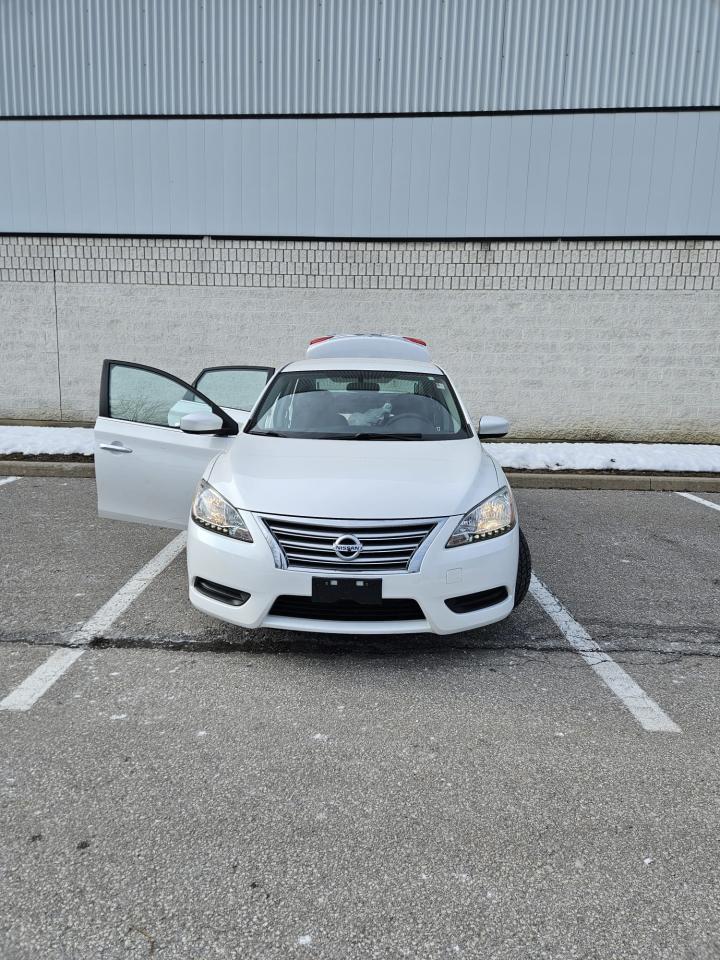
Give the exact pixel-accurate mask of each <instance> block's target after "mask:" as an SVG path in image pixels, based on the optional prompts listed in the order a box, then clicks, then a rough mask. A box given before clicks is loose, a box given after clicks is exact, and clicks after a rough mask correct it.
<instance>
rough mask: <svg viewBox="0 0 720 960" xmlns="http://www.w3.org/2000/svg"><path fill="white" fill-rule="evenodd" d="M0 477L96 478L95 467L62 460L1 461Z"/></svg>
mask: <svg viewBox="0 0 720 960" xmlns="http://www.w3.org/2000/svg"><path fill="white" fill-rule="evenodd" d="M0 477H70V478H71V479H77V478H79V477H83V478H87V477H91V478H94V477H95V465H94V464H93V463H92V461H90V462H89V463H77V462H72V461H70V462H68V461H62V460H0Z"/></svg>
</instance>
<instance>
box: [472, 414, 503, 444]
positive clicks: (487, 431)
mask: <svg viewBox="0 0 720 960" xmlns="http://www.w3.org/2000/svg"><path fill="white" fill-rule="evenodd" d="M509 430H510V424H509V423H508V421H507V420H506V419H505V417H480V423H479V424H478V436H479V437H480V438H481V439H482V438H484V439H486V440H489V439H490V438H491V437H505V436H507V434H508V432H509Z"/></svg>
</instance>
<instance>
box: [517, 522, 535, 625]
mask: <svg viewBox="0 0 720 960" xmlns="http://www.w3.org/2000/svg"><path fill="white" fill-rule="evenodd" d="M531 573H532V560H531V558H530V547H529V546H528V542H527V540H526V539H525V534H524V533H523V532H522V530H521V531H520V553H519V555H518V569H517V578H516V580H515V606H516V607H519V606H520V604H521V603H522V602H523V600H524V599H525V596H526V594H527V592H528V589H529V588H530V574H531Z"/></svg>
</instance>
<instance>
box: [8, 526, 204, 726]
mask: <svg viewBox="0 0 720 960" xmlns="http://www.w3.org/2000/svg"><path fill="white" fill-rule="evenodd" d="M185 540H186V534H185V532H184V531H183V533H180V534H178V535H177V537H175V538H174V539H173V540H171V541H170V543H168V545H167V546H165V547H163V549H162V550H161V551H160V553H158V554H157V555H156V556H155V557H153V558H152V560H150V561H149V563H146V564H145V566H144V567H142V568H141V569H140V570H138V572H137V573H136V574H135V576H134V577H132V578H131V579H130V580H128V582H127V583H126V584H124V586H122V587H120V589H119V590H118V591H117V593H115V594H113V596H112V597H110V599H109V600H108V601H107V603H105V604H103V606H102V607H100V609H99V610H98V611H97V613H95V614H93V616H92V617H90V619H89V620H87V621H86V622H85V623H84V624H83V625H82V626H81V627H79V628H78V629H77V630H76V631H75V632H74V633H73V635H72V636H71V637H70V649H64V650H57V651H56V652H55V653H53V655H52V656H51V657H49V659H47V660H46V661H45V663H43V664H42V665H41V666H39V667H38V668H37V670H34V671H33V672H32V673H31V674H30V676H29V677H27V679H25V680H23V682H22V683H21V684H20V686H18V687H16V688H15V689H14V690H13V691H12V693H9V694H8V695H7V697H5V699H4V700H2V701H0V710H29V709H30V707H32V705H33V704H34V703H36V702H37V701H38V700H39V699H40V697H41V696H42V695H43V694H44V693H45V692H46V691H47V690H49V689H50V687H51V686H52V685H53V684H54V683H55V681H56V680H57V679H59V678H60V677H61V676H62V675H63V674H64V673H65V671H66V670H67V669H68V668H69V667H71V666H72V665H73V664H74V663H75V661H76V660H78V659H79V658H80V657H81V656H82V655H83V653H84V652H85V648H86V647H87V645H88V644H89V643H91V642H92V640H94V639H95V637H98V636H100V635H101V634H102V633H103V632H104V631H105V630H107V629H108V628H109V627H110V626H112V624H113V623H114V622H115V621H116V620H117V619H118V617H120V616H121V615H122V614H123V613H124V612H125V611H126V610H127V608H128V607H129V606H130V604H131V603H132V602H133V600H136V599H137V598H138V597H139V596H140V594H141V593H142V592H143V590H145V589H146V588H147V587H148V586H149V585H150V584H151V583H152V581H153V580H154V579H155V577H157V575H158V574H159V573H162V572H163V570H164V569H165V568H166V567H167V566H169V565H170V564H171V563H172V561H173V560H174V559H175V557H177V555H178V554H179V553H180V551H181V550H182V549H183V547H184V546H185Z"/></svg>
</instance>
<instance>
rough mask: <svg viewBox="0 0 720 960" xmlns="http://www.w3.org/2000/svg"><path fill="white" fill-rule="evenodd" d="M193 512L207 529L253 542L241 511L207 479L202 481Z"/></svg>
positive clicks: (198, 521)
mask: <svg viewBox="0 0 720 960" xmlns="http://www.w3.org/2000/svg"><path fill="white" fill-rule="evenodd" d="M191 513H192V518H193V520H194V521H195V523H198V524H200V526H201V527H205V529H206V530H212V531H213V532H214V533H224V534H225V536H226V537H232V538H233V539H234V540H245V541H247V543H252V542H253V538H252V536H251V534H250V531H249V530H248V528H247V527H246V526H245V521H244V520H243V518H242V517H241V516H240V513H239V512H238V511H237V510H236V509H235V507H234V506H233V505H232V504H231V503H228V501H227V500H226V499H225V497H223V496H221V495H220V494H219V493H218V492H217V490H216V489H215V488H214V487H211V486H210V484H209V483H208V482H207V481H206V480H201V481H200V486H199V487H198V488H197V493H196V494H195V499H194V500H193V505H192V511H191Z"/></svg>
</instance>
